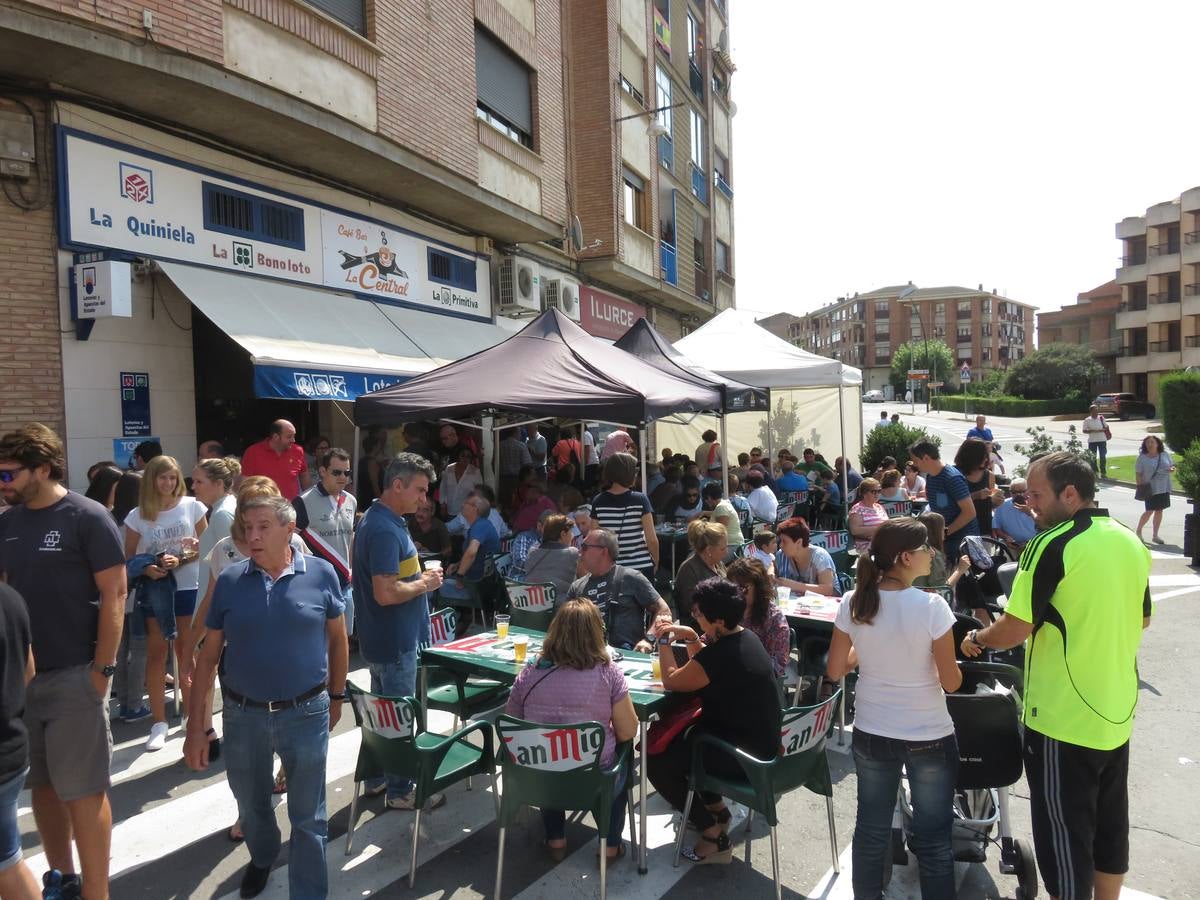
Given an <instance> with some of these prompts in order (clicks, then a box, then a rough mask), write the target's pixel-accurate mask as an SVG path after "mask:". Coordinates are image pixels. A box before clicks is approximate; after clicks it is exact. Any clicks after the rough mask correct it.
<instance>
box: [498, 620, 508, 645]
mask: <svg viewBox="0 0 1200 900" xmlns="http://www.w3.org/2000/svg"><path fill="white" fill-rule="evenodd" d="M508 622H509V617H508V616H496V637H498V638H500V640H504V639H505V638H506V637H508Z"/></svg>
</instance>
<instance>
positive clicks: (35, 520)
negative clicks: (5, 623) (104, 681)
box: [0, 491, 125, 672]
mask: <svg viewBox="0 0 1200 900" xmlns="http://www.w3.org/2000/svg"><path fill="white" fill-rule="evenodd" d="M124 564H125V552H124V549H123V548H122V547H121V536H120V534H118V532H117V524H116V522H115V521H114V520H113V517H112V514H111V513H109V511H108V510H106V509H105V508H104V507H103V506H101V505H100V504H99V503H96V502H95V501H94V500H89V499H87V497H84V496H83V495H82V494H77V493H75V492H74V491H68V492H67V494H66V496H64V497H63V498H62V499H61V500H59V501H58V502H57V503H55V504H53V505H52V506H48V507H46V508H45V509H29V508H28V507H26V506H17V507H14V508H13V509H10V510H9V511H8V512H6V513H5V514H4V515H3V516H0V572H3V573H4V576H5V579H6V580H7V581H8V583H9V584H10V585H11V586H12V587H13V588H15V589H16V591H17V593H19V594H20V595H21V596H22V597H23V598H25V605H26V607H27V608H28V610H29V622H30V625H31V626H32V634H33V658H34V661H35V662H36V664H37V667H38V671H39V672H42V671H46V670H48V669H62V668H65V667H67V666H82V665H86V664H88V663H90V662H91V661H92V658H93V656H94V654H95V648H96V627H97V621H98V619H99V610H100V592H99V590H97V588H96V580H95V574H96V573H97V572H102V571H104V570H105V569H111V568H112V567H113V566H120V565H124Z"/></svg>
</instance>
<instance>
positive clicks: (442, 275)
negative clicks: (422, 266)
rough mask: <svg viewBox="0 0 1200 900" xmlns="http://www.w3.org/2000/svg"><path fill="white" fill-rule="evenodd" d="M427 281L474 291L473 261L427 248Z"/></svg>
mask: <svg viewBox="0 0 1200 900" xmlns="http://www.w3.org/2000/svg"><path fill="white" fill-rule="evenodd" d="M429 280H430V281H436V282H439V283H440V284H445V285H449V286H450V287H456V288H462V289H463V290H464V291H474V290H476V283H475V260H473V259H471V258H469V257H466V256H458V255H456V254H454V253H447V252H446V251H445V250H435V249H434V248H433V247H430V248H429Z"/></svg>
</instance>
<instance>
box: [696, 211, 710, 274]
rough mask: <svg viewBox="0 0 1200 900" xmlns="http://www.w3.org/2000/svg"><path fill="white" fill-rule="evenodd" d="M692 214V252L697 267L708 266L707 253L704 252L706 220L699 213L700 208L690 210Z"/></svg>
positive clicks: (703, 267)
mask: <svg viewBox="0 0 1200 900" xmlns="http://www.w3.org/2000/svg"><path fill="white" fill-rule="evenodd" d="M692 214H693V216H694V224H693V228H692V253H693V254H694V256H695V259H696V268H697V269H707V268H708V254H706V253H705V252H704V247H705V240H704V236H705V230H706V229H707V228H708V220H707V219H706V218H704V216H702V215H700V210H698V209H696V210H692Z"/></svg>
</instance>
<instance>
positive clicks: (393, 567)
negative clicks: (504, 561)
mask: <svg viewBox="0 0 1200 900" xmlns="http://www.w3.org/2000/svg"><path fill="white" fill-rule="evenodd" d="M497 544H499V541H497ZM375 575H393V576H395V577H397V578H399V579H400V580H401V581H415V580H416V579H418V578H420V577H421V561H420V559H419V558H418V557H417V545H416V544H415V543H413V539H412V536H411V535H410V534H409V533H408V523H407V522H405V521H404V518H403V517H402V516H398V515H396V514H395V513H394V512H392V511H391V510H390V509H388V508H387V506H385V505H384V504H383V503H381V502H379V501H378V500H377V501H375V502H374V503H373V504H371V508H370V509H368V510H367V513H366V515H364V516H363V517H362V521H361V522H359V524H358V531H357V533H356V534H355V536H354V617H355V620H356V623H357V624H356V625H355V629H354V630H355V634H357V635H358V649H359V650H360V651H361V652H362V655H363V659H365V660H366V661H367V662H369V663H379V664H382V663H394V662H397V661H399V659H400V654H401V653H408V652H411V651H413V650H416V649H417V647H418V646H419V645H420V644H422V643H428V641H429V602H428V601H429V595H428V594H422V595H421V596H420V597H414V598H413V599H412V600H409V601H408V602H407V603H399V604H395V605H390V606H381V605H380V604H378V603H377V602H375V587H374V584H373V583H372V581H371V579H372V578H373V577H374V576H375Z"/></svg>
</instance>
